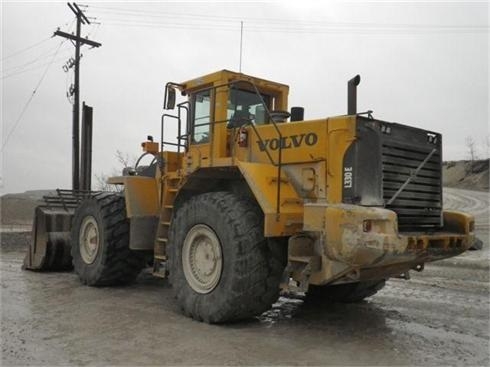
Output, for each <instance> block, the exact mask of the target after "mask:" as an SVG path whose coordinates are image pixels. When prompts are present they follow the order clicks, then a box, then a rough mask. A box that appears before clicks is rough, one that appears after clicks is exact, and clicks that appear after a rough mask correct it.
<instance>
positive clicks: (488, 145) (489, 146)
mask: <svg viewBox="0 0 490 367" xmlns="http://www.w3.org/2000/svg"><path fill="white" fill-rule="evenodd" d="M483 149H484V151H485V157H484V158H487V159H488V158H490V135H487V136H485V137H484V138H483Z"/></svg>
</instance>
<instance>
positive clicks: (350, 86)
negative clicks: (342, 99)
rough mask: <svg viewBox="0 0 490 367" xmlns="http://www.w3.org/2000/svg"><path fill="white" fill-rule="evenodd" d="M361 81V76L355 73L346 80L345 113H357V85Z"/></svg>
mask: <svg viewBox="0 0 490 367" xmlns="http://www.w3.org/2000/svg"><path fill="white" fill-rule="evenodd" d="M360 82H361V76H360V75H359V74H357V75H356V76H355V77H353V78H352V79H351V80H349V81H348V82H347V114H348V115H355V114H356V113H357V86H358V85H359V83H360Z"/></svg>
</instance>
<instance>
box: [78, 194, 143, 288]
mask: <svg viewBox="0 0 490 367" xmlns="http://www.w3.org/2000/svg"><path fill="white" fill-rule="evenodd" d="M71 239H72V248H71V255H72V257H73V266H74V268H75V272H76V273H77V274H78V276H79V277H80V280H81V282H82V283H83V284H87V285H90V286H108V285H121V284H127V283H130V282H131V281H133V280H134V279H135V278H136V277H137V276H138V274H139V273H140V271H141V269H143V268H144V267H145V261H144V257H143V256H142V255H140V254H139V253H137V252H135V251H132V250H130V249H129V221H128V219H127V217H126V205H125V201H124V197H122V196H119V195H115V194H112V193H101V194H96V195H94V196H93V197H90V198H88V199H85V200H84V201H83V202H82V203H81V205H80V206H79V207H78V208H77V210H76V211H75V216H74V218H73V223H72V232H71Z"/></svg>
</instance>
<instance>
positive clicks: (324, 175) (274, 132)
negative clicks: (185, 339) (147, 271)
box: [110, 70, 474, 285]
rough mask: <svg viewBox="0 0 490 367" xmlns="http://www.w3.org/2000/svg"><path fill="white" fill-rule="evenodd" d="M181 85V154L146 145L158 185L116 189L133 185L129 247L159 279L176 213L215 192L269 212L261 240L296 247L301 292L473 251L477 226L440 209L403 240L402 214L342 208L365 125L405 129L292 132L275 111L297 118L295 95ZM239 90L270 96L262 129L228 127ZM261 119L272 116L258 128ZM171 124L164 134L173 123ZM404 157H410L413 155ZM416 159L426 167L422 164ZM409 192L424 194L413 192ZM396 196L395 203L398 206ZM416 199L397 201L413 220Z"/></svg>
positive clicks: (294, 273)
mask: <svg viewBox="0 0 490 367" xmlns="http://www.w3.org/2000/svg"><path fill="white" fill-rule="evenodd" d="M172 85H173V86H175V87H176V88H177V89H179V90H180V91H181V92H182V93H183V94H185V95H186V96H188V98H189V103H188V104H187V105H185V106H184V105H182V107H183V108H182V110H185V111H184V112H187V113H186V115H187V116H184V114H183V115H181V114H180V107H179V114H178V116H173V117H175V120H177V121H179V126H180V125H181V124H182V125H185V126H186V128H181V129H180V128H179V131H178V135H179V136H178V138H177V140H176V141H175V140H174V145H175V146H174V148H175V149H172V150H178V151H177V152H175V151H168V150H167V149H166V147H167V146H168V144H166V143H165V142H163V144H162V146H161V147H162V148H163V149H160V150H161V151H158V152H157V151H156V149H155V144H150V143H151V142H146V143H144V144H143V147H144V149H146V150H147V151H148V152H149V153H151V154H154V155H155V157H156V158H157V162H162V163H161V164H160V163H159V165H158V169H157V170H156V174H155V176H154V177H143V176H126V177H117V178H112V179H111V180H110V182H111V183H114V184H123V185H124V186H125V190H124V195H125V197H126V206H127V208H126V209H127V215H128V217H129V218H130V220H131V231H132V232H131V242H130V246H131V248H133V249H146V250H153V251H154V257H155V264H156V265H155V269H154V270H155V272H154V273H155V275H162V276H163V275H164V274H162V272H161V271H160V268H159V263H164V262H165V260H166V243H167V241H168V228H169V226H170V224H171V221H172V215H173V212H174V211H175V210H177V209H178V205H179V202H181V201H183V200H186V199H187V198H189V197H191V196H193V195H198V194H200V193H204V192H208V191H220V190H232V191H234V192H239V193H241V194H243V195H248V196H250V197H252V198H253V199H254V200H256V202H257V204H258V205H259V206H260V208H261V209H262V212H263V213H264V228H263V230H264V235H265V236H266V237H288V238H289V249H288V252H289V265H288V267H287V270H288V271H289V273H290V275H291V277H292V278H293V279H295V280H297V281H298V282H305V283H310V284H316V285H324V284H335V283H341V282H352V281H360V280H369V279H384V278H388V277H390V276H400V275H404V274H407V273H408V271H409V270H410V269H416V270H421V269H422V268H423V264H424V263H425V262H428V261H433V260H437V259H441V258H445V257H450V256H454V255H456V254H459V253H461V252H463V251H465V250H466V249H467V248H468V247H470V246H471V244H472V241H473V226H474V224H473V222H474V219H473V217H472V216H470V215H467V214H464V213H458V212H444V213H442V209H441V215H440V216H441V224H440V225H439V226H436V227H437V229H435V228H436V227H431V228H428V229H424V228H425V227H423V226H422V227H421V228H420V229H417V230H415V231H414V230H410V231H401V230H400V228H399V215H398V214H397V212H396V210H391V209H390V207H389V206H386V205H383V204H382V203H380V202H379V200H381V199H382V200H385V199H383V198H381V199H379V200H378V202H375V201H373V202H370V201H369V200H371V199H370V197H369V195H366V196H365V197H364V198H362V199H360V200H361V201H359V202H358V203H355V200H354V199H352V200H351V201H352V202H350V203H349V202H345V201H346V200H345V195H346V191H345V188H346V187H348V186H349V183H350V182H351V181H349V180H352V178H350V179H349V177H350V176H349V173H350V171H349V170H348V167H347V170H346V163H345V162H346V160H347V158H346V156H347V155H348V154H351V153H349V150H352V147H353V146H354V145H355V144H358V143H359V142H360V141H361V140H362V139H361V137H360V134H361V133H360V131H361V130H362V129H361V126H360V125H363V126H364V125H365V126H368V127H369V129H371V130H373V129H374V128H375V127H376V128H377V127H378V126H390V128H392V129H402V127H401V125H396V126H394V125H386V124H384V123H381V122H376V123H375V122H370V121H368V120H366V121H364V120H363V121H360V119H359V117H358V116H357V115H344V116H337V117H331V118H324V119H315V120H310V121H304V120H301V121H292V122H286V121H283V120H284V118H281V116H280V114H277V113H275V112H274V111H287V110H288V90H289V88H288V86H286V85H284V84H280V83H274V82H271V81H267V80H264V79H259V78H254V77H250V76H246V75H244V74H241V73H234V72H230V71H226V70H223V71H219V72H216V73H213V74H209V75H206V76H204V77H200V78H197V79H193V80H190V81H186V82H184V83H180V84H176V83H173V84H172ZM234 89H236V90H239V91H241V92H243V93H245V94H246V96H247V98H250V99H251V100H252V99H253V98H255V97H253V95H254V94H255V95H256V96H258V95H259V94H260V96H261V97H262V100H261V104H260V105H261V106H259V104H256V106H255V111H254V112H255V114H253V115H254V119H255V121H254V122H250V123H245V124H239V125H236V126H234V125H231V123H230V121H231V113H232V112H235V113H236V110H235V111H233V103H231V102H232V98H231V96H232V93H234V92H233V90H234ZM259 99H260V98H259ZM184 107H185V108H184ZM259 107H260V108H259ZM235 108H236V106H235ZM264 110H265V113H264ZM259 115H260V116H264V115H265V116H266V117H265V118H262V120H261V121H259ZM277 116H279V117H277ZM163 120H165V119H163ZM163 120H162V128H165V127H167V126H168V125H167V123H170V122H172V121H171V119H168V120H166V121H165V124H164V121H163ZM167 121H168V122H167ZM163 125H165V126H163ZM174 126H175V125H174ZM360 129H361V130H360ZM371 130H369V131H371ZM385 130H386V129H385ZM403 131H405V130H403ZM385 132H386V131H385ZM406 133H407V134H412V135H413V136H415V135H416V134H419V132H413V131H412V130H407V132H406ZM377 134H378V135H379V136H382V135H381V133H379V132H377ZM424 134H425V133H424ZM412 135H410V136H412ZM429 135H430V134H429ZM162 136H163V133H162ZM424 136H425V135H424ZM424 143H425V142H424ZM438 144H439V143H438ZM177 147H178V149H177ZM356 149H357V148H356ZM359 149H364V148H359ZM383 149H384V148H383ZM404 149H405V148H404ZM434 150H435V149H434ZM360 151H361V150H360ZM406 152H408V153H407V154H409V155H410V154H412V153H413V152H412V151H411V150H410V149H408V148H407V150H406ZM418 154H419V153H413V154H412V155H414V156H418ZM433 154H434V152H433V151H432V152H430V153H429V155H428V158H426V161H427V162H429V163H427V164H428V165H432V166H434V167H436V166H437V165H436V164H435V163H431V162H433V161H434V159H435V158H433V157H435V156H434V155H433ZM436 154H437V153H436ZM361 155H362V154H361ZM365 155H366V154H365ZM361 158H362V159H369V157H361ZM371 159H372V160H377V159H378V158H377V157H376V156H374V155H373V156H372V158H371ZM397 159H398V160H399V159H403V158H397ZM419 160H420V162H421V163H424V162H423V157H422V156H421V158H420V159H419ZM393 161H396V159H393ZM434 162H435V161H434ZM373 164H374V163H373ZM427 164H426V165H427ZM417 165H418V163H417ZM417 165H416V166H417ZM422 166H423V165H422ZM422 166H421V167H422ZM421 167H413V169H412V171H415V168H418V169H419V170H420V169H422V168H423V167H422V168H421ZM436 171H437V170H436V169H435V168H434V172H436ZM382 174H383V175H384V173H381V172H380V173H379V175H382ZM379 175H378V176H379ZM386 175H388V176H389V174H386ZM414 177H415V176H414ZM413 180H415V178H413ZM423 180H426V181H430V180H435V179H432V178H430V177H427V178H424V179H422V181H423ZM359 181H360V180H359V179H357V182H356V185H357V186H356V187H357V188H358V190H361V191H362V190H363V189H362V185H363V184H364V183H363V182H359ZM361 181H362V180H361ZM365 184H366V185H367V184H369V182H367V180H366V182H365ZM401 185H402V183H400V186H401ZM405 185H406V186H410V185H412V186H413V185H415V186H416V184H413V183H410V181H408V182H407V183H406V184H405ZM385 186H387V187H388V186H389V182H388V183H387V184H386V185H385ZM431 187H433V188H434V190H435V188H436V187H437V186H431ZM402 189H403V188H402ZM373 190H374V189H373ZM386 192H389V191H388V190H387V189H386V188H385V195H387V194H386ZM429 194H430V193H421V194H420V196H421V197H422V198H425V197H426V196H427V197H428V196H429ZM390 195H391V194H390ZM397 195H398V196H399V195H400V194H399V193H398V194H393V195H392V196H393V197H392V199H393V201H394V202H396V200H399V199H397ZM441 195H442V193H441ZM415 196H416V195H415ZM436 196H437V195H436ZM356 200H357V199H356ZM363 200H364V201H365V202H363ZM407 200H408V199H403V200H400V202H403V203H404V205H407V207H408V208H409V209H403V210H405V211H406V212H410V210H411V209H410V205H408V204H409V203H408V204H406V203H405V201H407ZM413 200H420V199H417V198H416V197H414V199H413ZM385 202H386V200H385ZM441 203H442V200H441ZM403 210H401V211H400V213H401V212H403ZM417 210H419V209H417ZM429 215H431V213H427V218H432V217H430V216H429ZM133 223H136V224H134V225H133ZM138 231H139V232H142V233H139V234H138V233H137V232H138ZM133 232H134V233H133ZM143 232H144V233H143Z"/></svg>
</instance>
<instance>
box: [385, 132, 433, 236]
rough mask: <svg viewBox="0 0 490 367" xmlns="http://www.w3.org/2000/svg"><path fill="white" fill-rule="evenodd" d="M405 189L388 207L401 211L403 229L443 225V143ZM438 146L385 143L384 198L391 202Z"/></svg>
mask: <svg viewBox="0 0 490 367" xmlns="http://www.w3.org/2000/svg"><path fill="white" fill-rule="evenodd" d="M437 148H438V150H437V151H436V152H435V153H434V154H433V155H432V156H431V158H430V159H429V160H428V161H427V163H426V164H425V165H424V166H423V167H422V169H421V170H420V171H419V173H418V175H417V176H416V177H415V178H413V179H412V180H411V181H410V183H409V184H408V185H406V187H405V188H404V190H403V191H402V192H401V193H400V194H399V195H398V196H397V197H396V199H395V200H394V201H393V202H392V203H391V204H390V205H386V208H388V209H391V210H393V211H395V212H396V213H397V214H398V226H399V229H400V230H402V231H403V230H410V229H415V228H419V229H420V228H430V227H438V226H441V225H442V191H441V190H442V187H441V181H442V178H441V154H440V146H439V147H437ZM432 149H434V146H428V145H424V146H420V147H419V146H412V145H404V144H403V143H400V142H393V141H384V142H383V143H382V170H383V199H384V201H385V203H387V202H388V201H389V200H390V199H391V198H392V197H393V195H395V193H396V192H397V191H398V189H399V188H400V187H401V186H402V185H403V184H404V183H405V181H406V180H407V179H408V178H409V177H410V175H411V174H412V173H413V172H414V171H415V170H416V169H417V167H419V165H420V164H421V163H422V162H423V161H424V159H425V158H426V157H427V156H428V155H429V154H430V152H431V151H432Z"/></svg>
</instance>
